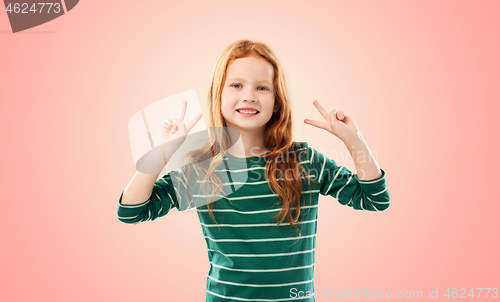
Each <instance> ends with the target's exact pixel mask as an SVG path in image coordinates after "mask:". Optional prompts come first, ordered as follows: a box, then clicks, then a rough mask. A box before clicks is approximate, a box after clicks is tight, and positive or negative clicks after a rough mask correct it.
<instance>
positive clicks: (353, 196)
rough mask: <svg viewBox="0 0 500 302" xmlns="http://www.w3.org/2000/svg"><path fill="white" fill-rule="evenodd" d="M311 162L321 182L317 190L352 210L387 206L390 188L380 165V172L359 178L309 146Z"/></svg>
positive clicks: (385, 207) (384, 208)
mask: <svg viewBox="0 0 500 302" xmlns="http://www.w3.org/2000/svg"><path fill="white" fill-rule="evenodd" d="M308 153H309V158H310V159H311V165H312V167H313V169H314V170H315V171H317V174H316V175H317V179H316V180H317V181H319V182H320V183H321V187H320V194H321V195H325V196H326V195H329V196H332V197H334V198H335V199H337V201H338V202H339V203H340V204H342V205H347V206H349V207H352V208H353V209H355V210H365V211H383V210H386V209H387V208H388V207H389V204H390V203H389V201H390V196H389V191H388V189H387V185H386V180H385V171H384V170H382V169H380V171H381V172H382V176H380V177H378V178H376V179H371V180H360V179H358V176H357V174H354V173H352V172H351V171H350V170H349V169H347V168H345V167H343V166H338V165H337V164H336V162H335V161H334V160H332V159H329V158H327V157H326V156H324V155H323V154H322V153H320V152H318V151H317V150H315V149H314V148H311V147H308Z"/></svg>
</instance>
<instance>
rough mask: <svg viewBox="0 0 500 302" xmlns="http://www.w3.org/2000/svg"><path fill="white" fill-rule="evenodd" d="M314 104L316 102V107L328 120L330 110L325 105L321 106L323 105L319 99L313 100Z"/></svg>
mask: <svg viewBox="0 0 500 302" xmlns="http://www.w3.org/2000/svg"><path fill="white" fill-rule="evenodd" d="M313 104H314V106H316V108H318V111H319V113H321V115H322V116H323V117H324V118H325V120H327V119H328V112H327V111H326V110H325V109H324V108H323V107H321V105H320V104H319V102H318V101H316V100H315V101H314V102H313Z"/></svg>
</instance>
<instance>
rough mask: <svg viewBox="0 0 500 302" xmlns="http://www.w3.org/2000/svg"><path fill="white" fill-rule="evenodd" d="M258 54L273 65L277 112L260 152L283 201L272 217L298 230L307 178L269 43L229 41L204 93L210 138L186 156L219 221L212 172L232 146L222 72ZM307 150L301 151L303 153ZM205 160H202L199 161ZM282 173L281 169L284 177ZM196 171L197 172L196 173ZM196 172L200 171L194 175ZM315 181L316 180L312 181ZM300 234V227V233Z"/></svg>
mask: <svg viewBox="0 0 500 302" xmlns="http://www.w3.org/2000/svg"><path fill="white" fill-rule="evenodd" d="M252 55H258V56H260V57H261V58H263V59H265V60H267V61H268V62H269V63H271V65H272V66H273V69H274V80H273V86H274V91H275V106H277V107H278V112H277V113H276V114H274V115H273V116H272V117H271V119H270V120H269V122H268V123H267V124H266V129H265V136H264V145H265V147H266V148H267V149H269V150H271V152H270V153H268V154H265V155H263V156H264V157H266V158H267V162H266V171H267V172H266V176H267V180H268V184H269V187H270V189H271V191H272V192H273V193H274V194H278V195H279V201H278V203H281V204H282V208H281V211H280V212H279V213H278V214H277V215H276V216H275V217H274V219H275V220H276V222H277V226H278V227H279V225H280V224H281V223H282V222H283V220H284V219H285V218H286V219H287V221H288V222H289V223H290V225H291V226H293V227H294V228H295V229H296V230H298V228H297V226H296V225H295V224H300V221H298V220H299V216H300V214H301V208H300V197H301V194H302V179H301V175H302V176H304V177H305V178H306V179H308V180H309V181H308V183H309V186H310V181H312V180H310V179H309V176H308V175H306V174H307V173H305V170H304V168H303V167H302V166H301V165H300V164H299V162H300V160H301V158H297V156H290V155H296V154H297V152H295V151H296V147H297V145H296V144H293V142H292V108H291V107H292V106H291V101H290V96H289V93H288V88H287V84H286V81H285V75H284V73H283V70H282V68H281V66H280V63H279V62H278V59H277V58H276V57H275V55H274V54H273V52H272V51H271V50H270V49H269V47H268V46H267V45H266V44H264V43H262V42H252V41H250V40H240V41H237V42H235V43H233V44H231V45H229V46H228V47H227V48H226V49H225V50H224V51H223V53H222V55H221V56H220V58H219V60H218V61H217V63H216V65H215V67H214V69H213V71H212V74H211V83H210V88H209V91H208V98H207V101H208V103H207V105H208V111H209V115H208V116H209V126H210V127H209V130H210V131H209V141H207V143H206V145H205V146H203V147H202V148H200V149H197V150H194V151H190V152H188V153H186V154H185V156H184V158H187V159H188V161H191V162H195V163H197V167H198V168H201V169H202V170H203V171H202V174H203V175H204V177H203V180H202V181H201V183H202V184H204V185H202V186H201V187H202V188H203V189H202V191H203V192H205V193H211V194H210V195H208V194H207V196H210V197H209V199H208V203H206V204H207V208H208V212H209V214H210V217H211V218H212V219H213V221H214V222H215V223H216V224H217V221H216V220H215V217H214V215H213V207H214V204H216V203H217V202H216V201H215V202H214V201H213V200H214V199H216V198H217V199H218V198H219V197H220V193H221V192H223V191H222V181H221V180H220V178H219V177H218V176H217V175H215V174H214V173H213V172H214V170H215V169H216V168H217V167H218V166H219V165H220V164H221V163H222V161H223V159H224V156H225V154H226V150H227V149H228V148H229V147H230V145H231V142H230V136H229V134H228V132H227V130H226V129H227V125H226V122H225V120H224V117H223V115H222V111H221V96H222V90H223V87H224V84H225V81H226V71H227V68H228V66H229V65H230V64H231V63H232V62H234V61H235V60H236V59H239V58H245V57H248V56H252ZM304 154H305V152H302V155H304ZM203 163H205V164H203ZM193 169H194V167H193V165H186V166H182V168H181V173H184V174H185V175H187V178H189V174H191V173H192V170H193ZM281 171H285V173H284V174H285V175H280V174H283V173H282V172H281ZM197 174H198V172H197ZM198 176H199V174H198ZM313 182H315V181H313ZM299 233H300V231H299Z"/></svg>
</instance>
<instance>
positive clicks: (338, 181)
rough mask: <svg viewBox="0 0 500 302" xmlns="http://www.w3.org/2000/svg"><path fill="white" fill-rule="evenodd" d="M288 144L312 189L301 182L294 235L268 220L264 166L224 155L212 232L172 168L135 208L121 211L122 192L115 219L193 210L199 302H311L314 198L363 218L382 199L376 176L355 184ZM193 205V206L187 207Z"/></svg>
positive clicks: (274, 198)
mask: <svg viewBox="0 0 500 302" xmlns="http://www.w3.org/2000/svg"><path fill="white" fill-rule="evenodd" d="M295 144H297V147H298V149H297V155H299V154H304V153H305V154H304V157H302V158H299V157H297V158H298V159H299V160H300V164H301V165H302V166H303V167H304V169H305V170H306V173H307V175H309V177H310V178H311V179H312V180H314V181H316V182H318V183H315V182H308V181H307V180H306V179H304V178H303V179H302V182H303V192H302V195H301V215H300V217H299V221H300V222H301V224H299V225H297V227H298V228H299V230H300V236H299V233H298V232H297V230H296V229H295V228H293V227H292V226H291V225H290V224H289V223H288V222H287V220H286V219H285V220H284V221H283V222H282V224H281V225H280V226H279V227H277V224H276V220H275V219H273V216H274V215H276V214H277V213H278V212H279V211H280V209H281V207H280V204H279V203H278V201H279V199H278V195H277V194H274V193H273V192H272V191H271V189H270V187H269V185H268V183H267V180H266V159H265V158H264V157H249V158H237V157H234V156H232V155H231V154H229V153H228V152H227V153H226V156H225V158H224V160H223V162H222V164H221V165H220V166H219V167H218V169H216V170H215V173H216V174H217V176H219V177H220V178H221V180H222V181H223V190H224V193H226V196H225V197H223V198H220V199H219V200H218V201H217V202H215V203H214V207H213V209H214V210H213V214H214V216H215V218H216V221H217V223H218V226H217V225H216V224H215V222H214V221H213V220H212V218H211V217H210V216H209V213H208V209H207V206H206V205H203V203H201V202H199V201H200V200H202V199H203V198H204V197H206V196H204V195H202V194H199V191H197V190H196V186H195V185H194V182H193V181H192V180H186V179H185V182H186V183H188V185H187V186H186V187H189V190H188V191H187V193H186V194H179V192H178V191H177V187H176V182H177V175H178V172H179V169H178V170H174V171H171V172H169V173H168V174H166V175H164V176H163V177H161V178H159V179H158V180H157V181H156V183H155V185H154V188H153V192H152V194H151V196H150V198H149V199H148V200H147V201H145V202H143V203H141V204H137V205H124V204H121V198H122V196H123V192H122V195H121V196H120V199H119V204H118V219H119V220H120V221H122V222H124V223H131V224H136V223H140V222H144V221H148V220H155V219H157V218H159V217H162V216H164V215H166V214H167V213H168V211H169V210H171V209H172V208H174V207H175V208H177V210H184V209H186V208H190V207H191V208H196V211H197V213H198V217H199V220H200V223H201V226H202V230H203V235H204V237H205V241H206V244H207V249H208V260H209V262H210V269H209V271H208V275H207V286H206V292H207V294H206V301H210V302H219V301H220V302H222V301H224V302H228V301H308V302H309V301H314V294H313V293H314V282H313V279H314V278H313V275H314V255H315V253H314V250H315V245H316V230H317V216H318V198H319V194H321V195H330V196H332V197H333V198H335V199H337V200H338V202H340V203H341V204H342V205H347V206H349V207H352V208H353V209H355V210H366V211H383V210H385V209H387V208H388V207H389V200H390V196H389V192H388V190H387V186H386V181H385V172H384V170H382V169H381V172H382V176H381V177H379V178H377V179H373V180H359V179H358V177H357V175H356V174H353V173H352V172H351V171H349V170H348V169H346V168H345V167H343V166H338V165H337V164H336V163H335V161H333V160H331V159H329V158H327V157H326V156H324V155H323V154H321V153H320V152H318V151H317V150H315V149H314V148H312V147H309V146H308V144H307V143H306V142H296V143H295ZM284 176H285V177H286V174H285V175H284ZM197 182H199V181H197ZM309 184H310V186H311V187H310V188H309ZM194 200H198V201H197V202H195V203H194V204H193V201H194ZM179 201H180V202H179ZM194 205H196V206H194ZM292 209H294V208H293V207H292Z"/></svg>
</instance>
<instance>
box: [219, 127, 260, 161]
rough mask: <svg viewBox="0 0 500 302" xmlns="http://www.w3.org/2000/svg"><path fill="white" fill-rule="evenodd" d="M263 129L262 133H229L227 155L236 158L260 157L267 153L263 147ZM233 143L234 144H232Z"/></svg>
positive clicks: (243, 131) (242, 131) (240, 131)
mask: <svg viewBox="0 0 500 302" xmlns="http://www.w3.org/2000/svg"><path fill="white" fill-rule="evenodd" d="M264 131H265V130H264V129H263V130H262V131H245V130H239V133H238V132H237V131H230V138H231V142H232V143H231V145H232V146H231V147H230V148H229V149H228V151H229V153H231V154H232V155H234V156H236V157H253V156H260V155H261V154H263V153H266V152H267V151H269V150H268V149H267V148H266V147H265V146H264ZM233 142H235V143H233Z"/></svg>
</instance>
